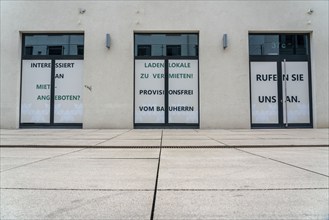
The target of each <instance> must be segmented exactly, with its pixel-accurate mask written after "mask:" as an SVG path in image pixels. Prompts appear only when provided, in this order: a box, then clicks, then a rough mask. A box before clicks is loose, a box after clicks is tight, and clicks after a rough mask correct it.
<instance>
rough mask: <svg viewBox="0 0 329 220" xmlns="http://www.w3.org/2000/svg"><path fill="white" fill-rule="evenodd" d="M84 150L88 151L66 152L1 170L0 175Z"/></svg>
mask: <svg viewBox="0 0 329 220" xmlns="http://www.w3.org/2000/svg"><path fill="white" fill-rule="evenodd" d="M85 149H88V148H82V149H79V150H75V151H71V152H68V153H64V154H59V155H55V156H52V157H47V158H43V159H41V160H36V161H32V162H30V163H26V164H22V165H19V166H16V167H12V168H9V169H6V170H2V171H0V173H4V172H7V171H10V170H13V169H16V168H20V167H25V166H28V165H31V164H35V163H39V162H42V161H46V160H50V159H54V158H57V157H61V156H65V155H68V154H73V153H76V152H79V151H82V150H85Z"/></svg>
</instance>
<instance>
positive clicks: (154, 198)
mask: <svg viewBox="0 0 329 220" xmlns="http://www.w3.org/2000/svg"><path fill="white" fill-rule="evenodd" d="M162 139H163V130H161V141H160V151H159V160H158V168H157V174H156V179H155V187H154V194H153V202H152V210H151V217H150V220H153V219H154V211H155V200H156V197H157V191H158V180H159V171H160V161H161V150H162Z"/></svg>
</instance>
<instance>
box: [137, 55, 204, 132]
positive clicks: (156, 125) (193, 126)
mask: <svg viewBox="0 0 329 220" xmlns="http://www.w3.org/2000/svg"><path fill="white" fill-rule="evenodd" d="M135 60H163V61H164V63H165V69H164V74H165V78H164V91H165V92H164V99H165V100H164V107H165V115H164V117H165V122H164V123H135V105H136V101H135V97H136V96H135V95H136V94H135V83H136V82H135V77H136V66H135ZM169 60H197V61H198V69H197V71H198V72H197V77H198V78H197V80H198V123H169V122H168V121H169V110H168V107H169V95H168V90H169V78H168V73H169V67H168V63H169ZM199 69H200V67H199V57H198V56H197V57H195V56H183V57H182V56H143V57H135V59H134V87H133V90H134V101H133V105H134V107H133V109H134V111H133V123H134V128H147V129H148V128H155V129H156V128H172V129H176V128H189V129H199V128H200V76H199Z"/></svg>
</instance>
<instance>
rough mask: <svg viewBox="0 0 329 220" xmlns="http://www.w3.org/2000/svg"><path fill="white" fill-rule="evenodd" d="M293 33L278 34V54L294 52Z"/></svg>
mask: <svg viewBox="0 0 329 220" xmlns="http://www.w3.org/2000/svg"><path fill="white" fill-rule="evenodd" d="M294 38H295V35H292V34H281V35H280V54H281V55H282V54H294V46H295V45H294V44H295V39H294Z"/></svg>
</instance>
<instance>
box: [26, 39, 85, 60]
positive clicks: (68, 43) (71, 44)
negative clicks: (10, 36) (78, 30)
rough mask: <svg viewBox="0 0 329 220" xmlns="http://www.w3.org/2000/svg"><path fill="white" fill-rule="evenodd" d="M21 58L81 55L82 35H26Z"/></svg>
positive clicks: (82, 50) (82, 48)
mask: <svg viewBox="0 0 329 220" xmlns="http://www.w3.org/2000/svg"><path fill="white" fill-rule="evenodd" d="M23 42H24V47H23V56H45V55H83V53H84V36H83V34H26V35H24V41H23Z"/></svg>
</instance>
